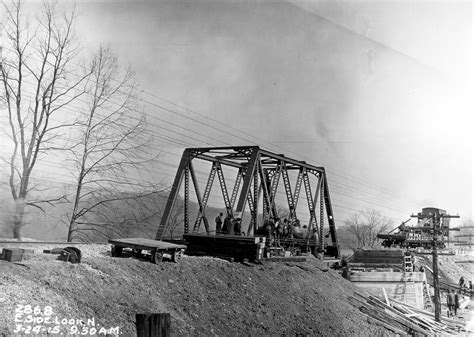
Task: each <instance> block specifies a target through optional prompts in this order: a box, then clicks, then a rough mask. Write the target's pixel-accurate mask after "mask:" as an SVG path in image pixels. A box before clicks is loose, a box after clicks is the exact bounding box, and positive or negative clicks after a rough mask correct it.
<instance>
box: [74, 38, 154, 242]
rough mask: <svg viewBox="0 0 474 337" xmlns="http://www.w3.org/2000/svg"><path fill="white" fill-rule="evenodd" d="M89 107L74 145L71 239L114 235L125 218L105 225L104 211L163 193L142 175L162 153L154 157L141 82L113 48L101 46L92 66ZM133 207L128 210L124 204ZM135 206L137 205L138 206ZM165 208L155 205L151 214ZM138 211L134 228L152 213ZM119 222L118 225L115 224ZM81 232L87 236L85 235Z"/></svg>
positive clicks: (130, 221)
mask: <svg viewBox="0 0 474 337" xmlns="http://www.w3.org/2000/svg"><path fill="white" fill-rule="evenodd" d="M89 67H90V69H91V70H92V74H91V76H90V81H89V85H88V88H87V93H88V95H87V96H86V97H87V100H86V102H87V104H86V107H85V111H87V113H85V114H84V116H83V118H82V121H81V126H82V127H81V129H80V134H79V136H78V139H79V140H78V141H77V143H76V144H74V145H73V147H72V148H73V155H74V158H73V161H74V163H75V166H76V169H77V184H76V191H75V194H74V197H73V209H72V214H71V216H70V221H69V230H68V238H67V240H68V241H71V240H73V239H74V238H80V237H81V236H84V233H87V232H88V233H92V235H93V234H94V233H96V234H100V235H106V236H107V235H109V234H110V233H113V232H114V231H115V234H116V235H118V232H116V229H117V228H118V227H120V226H119V225H120V223H121V222H122V220H124V219H123V218H122V219H119V220H116V221H114V220H112V219H108V221H107V222H105V223H104V222H103V221H102V220H101V217H103V214H105V213H104V207H115V206H114V205H117V203H120V204H121V205H122V207H126V208H129V209H133V208H136V209H138V208H142V207H143V205H140V200H141V198H142V197H143V196H147V195H150V194H154V193H158V192H159V188H158V186H155V185H153V184H152V183H148V182H146V180H147V179H146V178H143V177H142V173H143V172H144V170H145V169H146V167H147V165H150V164H152V163H153V161H154V159H156V157H157V155H155V156H154V155H149V149H150V148H149V139H147V138H146V134H147V133H146V119H145V114H144V112H142V111H140V110H139V109H138V106H137V96H136V94H137V93H136V83H135V80H134V74H133V72H132V71H131V70H130V68H127V69H124V70H123V69H122V68H121V67H120V66H119V63H118V60H117V57H116V56H115V55H114V54H113V53H112V51H111V50H110V49H109V48H104V47H101V48H100V49H99V50H98V52H97V53H96V55H95V56H94V57H93V60H92V62H91V64H90V66H89ZM124 204H127V205H128V206H124ZM133 204H135V206H134V205H133ZM158 209H159V208H158V207H154V208H153V207H152V208H150V212H151V213H153V212H156V211H157V210H158ZM140 214H141V215H140V216H138V213H136V212H135V213H133V215H131V216H130V218H128V219H127V220H126V221H128V222H129V224H130V225H131V226H134V224H137V223H139V222H140V221H142V220H143V219H142V218H143V217H147V216H149V214H150V213H146V212H145V213H143V212H142V213H140ZM114 222H116V223H117V225H118V226H117V227H116V228H115V229H114V227H113V226H111V225H112V224H113V223H114ZM80 233H81V234H80Z"/></svg>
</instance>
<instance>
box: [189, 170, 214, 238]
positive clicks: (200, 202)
mask: <svg viewBox="0 0 474 337" xmlns="http://www.w3.org/2000/svg"><path fill="white" fill-rule="evenodd" d="M189 172H190V173H191V179H192V181H193V184H194V190H195V191H196V199H197V201H198V205H199V212H198V215H197V218H196V222H195V223H194V228H193V232H197V231H198V230H199V227H200V226H201V220H203V221H204V226H205V228H206V233H207V234H209V222H208V221H207V217H206V214H205V210H206V205H207V200H208V199H209V195H210V194H211V188H212V183H213V181H214V177H215V175H216V170H215V166H214V165H212V168H211V172H210V173H209V178H208V179H207V184H206V187H205V189H204V194H203V197H202V199H201V194H200V193H199V185H198V181H197V179H196V174H195V173H194V168H193V166H192V163H189Z"/></svg>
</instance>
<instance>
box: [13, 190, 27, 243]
mask: <svg viewBox="0 0 474 337" xmlns="http://www.w3.org/2000/svg"><path fill="white" fill-rule="evenodd" d="M24 215H25V199H24V198H20V199H17V200H15V213H14V215H13V217H14V218H13V238H14V239H18V241H21V240H22V239H23V233H22V229H23V217H24Z"/></svg>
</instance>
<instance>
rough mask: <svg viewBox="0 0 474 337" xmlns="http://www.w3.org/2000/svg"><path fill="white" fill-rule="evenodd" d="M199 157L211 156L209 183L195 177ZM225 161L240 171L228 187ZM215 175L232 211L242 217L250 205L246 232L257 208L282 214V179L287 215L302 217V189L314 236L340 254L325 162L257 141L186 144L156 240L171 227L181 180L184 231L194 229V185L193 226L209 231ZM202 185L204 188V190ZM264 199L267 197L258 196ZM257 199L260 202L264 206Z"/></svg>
mask: <svg viewBox="0 0 474 337" xmlns="http://www.w3.org/2000/svg"><path fill="white" fill-rule="evenodd" d="M197 162H207V165H208V166H211V168H210V172H209V176H208V179H207V183H206V185H205V186H204V188H203V189H201V187H200V186H199V183H198V180H197V178H196V169H195V164H196V165H197ZM224 167H225V168H226V170H227V171H226V172H228V170H229V168H232V171H233V172H236V177H235V182H234V184H233V186H232V189H229V187H228V185H227V183H226V179H225V178H224V170H223V168H224ZM234 174H235V173H234ZM216 176H217V180H218V181H219V187H220V190H221V193H222V198H223V201H224V205H225V208H226V212H227V214H228V215H231V216H233V217H235V218H242V216H243V214H244V211H245V207H246V206H247V205H248V208H249V212H250V222H249V223H248V224H244V223H242V231H244V232H246V233H247V235H252V234H253V233H255V231H256V229H257V216H258V215H259V214H260V215H262V214H263V219H269V218H273V219H277V218H280V217H279V215H278V208H277V204H276V195H277V192H279V190H278V188H279V187H280V188H281V185H283V189H284V191H285V195H286V201H287V206H288V210H289V215H287V216H288V218H289V219H288V220H289V221H290V222H294V221H296V220H297V219H298V215H297V206H298V201H299V199H300V192H301V190H303V192H304V195H305V199H306V203H305V204H306V208H304V206H303V207H301V206H300V208H304V209H303V210H304V211H307V213H306V214H307V215H308V214H309V223H308V224H307V227H308V230H309V231H313V232H315V233H316V242H317V244H318V246H319V247H326V248H327V250H328V252H329V251H331V253H332V254H330V255H334V256H336V257H339V256H340V255H339V246H338V242H337V236H336V227H335V221H334V216H333V210H332V205H331V198H330V195H329V188H328V182H327V177H326V173H325V170H324V168H323V167H317V166H313V165H310V164H307V163H306V162H304V161H299V160H295V159H291V158H288V157H285V156H284V155H283V154H276V153H272V152H269V151H266V150H263V149H261V148H260V147H258V146H235V147H205V148H187V149H185V150H184V152H183V155H182V157H181V161H180V164H179V167H178V170H177V173H176V176H175V178H174V182H173V185H172V188H171V191H170V194H169V197H168V201H167V203H166V207H165V210H164V213H163V217H162V219H161V223H160V226H159V227H158V231H157V233H156V239H157V240H161V239H163V238H164V237H165V235H166V233H167V231H168V229H169V220H170V215H171V211H172V209H173V206H174V204H175V202H176V200H177V199H178V198H180V197H179V192H180V190H181V188H182V185H183V183H184V191H183V195H184V206H183V207H184V234H188V233H190V220H191V219H190V211H189V209H190V201H189V198H190V192H191V191H190V189H191V185H192V186H193V189H194V191H195V194H196V199H197V203H198V206H199V209H198V212H197V217H196V219H195V220H194V223H193V224H192V232H193V233H197V232H198V231H199V230H200V227H201V225H202V224H204V228H205V231H206V233H207V234H211V230H210V226H209V218H208V216H207V215H206V207H207V203H208V200H209V196H210V194H211V189H212V185H213V182H214V180H215V177H216ZM295 176H296V178H295ZM281 180H283V184H280V181H281ZM227 181H229V180H227ZM201 191H203V192H202V193H201ZM260 200H262V201H263V202H260ZM259 205H261V207H260V208H259ZM280 206H281V205H280ZM318 206H319V207H318ZM280 209H281V207H280ZM211 219H212V218H211ZM325 225H326V226H325ZM325 227H326V228H325ZM326 237H327V238H328V239H327V240H329V239H330V240H331V243H330V244H329V243H328V242H325V238H326Z"/></svg>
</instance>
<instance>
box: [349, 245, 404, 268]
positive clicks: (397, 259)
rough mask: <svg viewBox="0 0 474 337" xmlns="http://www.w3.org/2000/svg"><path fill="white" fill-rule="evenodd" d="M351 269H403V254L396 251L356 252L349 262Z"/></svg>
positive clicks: (399, 250)
mask: <svg viewBox="0 0 474 337" xmlns="http://www.w3.org/2000/svg"><path fill="white" fill-rule="evenodd" d="M349 263H350V267H351V268H352V269H356V268H357V269H380V268H392V269H394V270H398V271H403V270H404V269H405V252H404V251H403V250H401V249H397V250H387V249H384V250H357V251H355V252H354V255H353V256H352V258H351V260H350V262H349Z"/></svg>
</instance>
